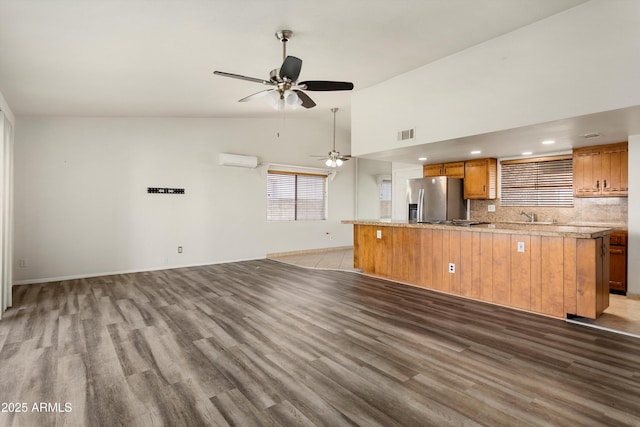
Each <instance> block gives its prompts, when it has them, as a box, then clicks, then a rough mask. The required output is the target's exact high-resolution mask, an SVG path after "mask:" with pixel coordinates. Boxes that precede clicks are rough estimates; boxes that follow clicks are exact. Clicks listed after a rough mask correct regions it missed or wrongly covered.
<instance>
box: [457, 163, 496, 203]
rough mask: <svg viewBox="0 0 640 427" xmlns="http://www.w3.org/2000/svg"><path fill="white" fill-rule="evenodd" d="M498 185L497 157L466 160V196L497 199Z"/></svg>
mask: <svg viewBox="0 0 640 427" xmlns="http://www.w3.org/2000/svg"><path fill="white" fill-rule="evenodd" d="M497 186H498V161H497V160H496V159H478V160H467V161H466V162H464V198H465V199H495V198H496V195H497Z"/></svg>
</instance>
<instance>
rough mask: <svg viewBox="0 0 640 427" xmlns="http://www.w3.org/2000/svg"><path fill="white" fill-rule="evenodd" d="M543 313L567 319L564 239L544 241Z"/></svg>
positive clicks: (546, 238) (542, 248)
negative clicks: (565, 309) (565, 307)
mask: <svg viewBox="0 0 640 427" xmlns="http://www.w3.org/2000/svg"><path fill="white" fill-rule="evenodd" d="M541 243H542V247H541V250H542V256H541V267H542V274H541V279H542V286H541V300H540V302H541V310H540V312H541V313H544V314H548V315H550V316H555V317H565V311H564V269H563V265H564V257H563V252H564V242H563V239H562V237H544V238H543V239H542V242H541Z"/></svg>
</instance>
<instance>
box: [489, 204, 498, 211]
mask: <svg viewBox="0 0 640 427" xmlns="http://www.w3.org/2000/svg"><path fill="white" fill-rule="evenodd" d="M495 211H496V205H487V212H495Z"/></svg>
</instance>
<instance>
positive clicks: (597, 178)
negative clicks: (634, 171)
mask: <svg viewBox="0 0 640 427" xmlns="http://www.w3.org/2000/svg"><path fill="white" fill-rule="evenodd" d="M627 168H628V144H627V143H626V142H621V143H619V144H611V145H598V146H594V147H584V148H576V149H574V150H573V192H574V195H575V196H576V197H612V196H617V197H626V196H627V195H628V192H629V184H628V169H627Z"/></svg>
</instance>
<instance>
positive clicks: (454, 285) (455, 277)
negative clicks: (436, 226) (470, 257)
mask: <svg viewBox="0 0 640 427" xmlns="http://www.w3.org/2000/svg"><path fill="white" fill-rule="evenodd" d="M465 234H470V233H465ZM460 241H461V233H460V232H459V231H450V232H449V262H452V263H454V264H455V265H456V271H457V274H449V292H451V293H452V294H455V295H460V281H461V280H462V278H461V273H462V271H464V270H462V268H463V266H462V259H461V257H460V255H461V254H460Z"/></svg>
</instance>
